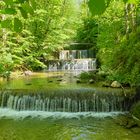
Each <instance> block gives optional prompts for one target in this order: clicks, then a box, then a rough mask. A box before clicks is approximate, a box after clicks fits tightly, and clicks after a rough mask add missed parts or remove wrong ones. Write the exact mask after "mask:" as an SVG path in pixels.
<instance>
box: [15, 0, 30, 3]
mask: <svg viewBox="0 0 140 140" xmlns="http://www.w3.org/2000/svg"><path fill="white" fill-rule="evenodd" d="M26 1H28V0H17V2H18V3H24V2H26Z"/></svg>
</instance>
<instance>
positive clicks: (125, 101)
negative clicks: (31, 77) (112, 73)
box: [0, 89, 134, 112]
mask: <svg viewBox="0 0 140 140" xmlns="http://www.w3.org/2000/svg"><path fill="white" fill-rule="evenodd" d="M28 92H29V93H28V94H27V93H26V91H22V92H21V91H16V92H15V91H12V90H8V91H1V93H0V106H1V108H9V109H13V110H17V111H24V110H28V111H49V112H113V111H128V110H129V109H130V106H131V105H132V103H133V102H134V98H132V97H131V98H130V96H129V97H127V96H125V95H124V94H120V93H119V94H117V93H106V92H97V91H96V90H95V89H73V90H62V91H61V90H60V91H59V90H58V91H51V92H49V91H47V92H46V93H45V91H44V92H43V91H40V92H37V93H35V92H33V91H28Z"/></svg>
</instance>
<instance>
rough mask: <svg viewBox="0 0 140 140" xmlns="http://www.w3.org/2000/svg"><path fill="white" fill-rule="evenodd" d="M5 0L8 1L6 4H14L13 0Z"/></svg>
mask: <svg viewBox="0 0 140 140" xmlns="http://www.w3.org/2000/svg"><path fill="white" fill-rule="evenodd" d="M4 2H5V3H6V5H13V3H14V2H13V0H4Z"/></svg>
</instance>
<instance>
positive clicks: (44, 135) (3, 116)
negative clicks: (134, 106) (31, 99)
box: [0, 74, 140, 140]
mask: <svg viewBox="0 0 140 140" xmlns="http://www.w3.org/2000/svg"><path fill="white" fill-rule="evenodd" d="M53 76H54V77H55V76H56V77H57V78H56V79H55V78H54V77H53V78H50V77H52V75H51V76H50V77H49V78H48V77H46V76H44V75H43V76H42V77H41V76H40V75H39V77H40V78H39V77H36V76H32V77H25V78H20V79H17V80H12V81H9V82H6V83H2V84H1V85H2V89H28V90H30V89H37V90H41V89H44V90H48V89H51V90H52V89H53V90H54V89H55V90H57V89H61V90H63V89H66V88H69V89H81V88H91V86H89V85H81V84H79V85H77V84H75V83H74V84H71V82H67V79H63V78H62V77H61V76H62V75H61V74H60V75H59V74H57V75H54V74H53ZM58 77H59V78H58ZM71 80H73V79H71V78H70V77H69V80H68V81H71ZM93 89H94V87H93ZM125 115H127V113H126V112H112V111H111V112H93V111H90V112H85V111H84V112H55V111H53V112H51V111H50V112H47V111H42V110H29V111H28V110H21V111H18V110H14V109H13V108H12V109H10V108H7V107H6V108H5V107H1V108H0V140H139V139H140V130H139V129H137V128H133V129H127V128H125V127H123V126H121V125H119V124H118V123H117V122H118V121H116V120H119V119H120V118H121V117H122V116H125ZM135 129H136V130H135Z"/></svg>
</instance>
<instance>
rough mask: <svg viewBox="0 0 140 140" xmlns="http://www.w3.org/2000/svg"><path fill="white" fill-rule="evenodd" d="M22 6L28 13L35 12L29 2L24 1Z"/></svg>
mask: <svg viewBox="0 0 140 140" xmlns="http://www.w3.org/2000/svg"><path fill="white" fill-rule="evenodd" d="M22 8H23V9H24V10H25V11H26V12H27V13H30V14H33V13H34V10H33V8H32V7H31V6H30V5H29V3H28V2H25V3H23V4H22Z"/></svg>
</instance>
